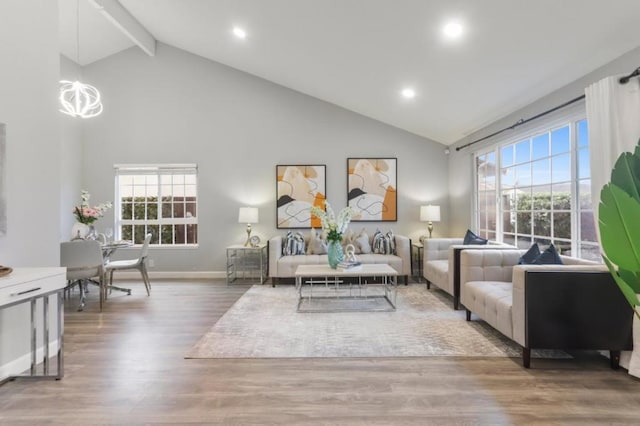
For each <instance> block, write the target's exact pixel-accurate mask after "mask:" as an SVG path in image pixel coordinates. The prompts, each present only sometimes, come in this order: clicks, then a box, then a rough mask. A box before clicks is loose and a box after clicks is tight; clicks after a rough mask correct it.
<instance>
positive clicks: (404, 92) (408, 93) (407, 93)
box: [400, 88, 416, 99]
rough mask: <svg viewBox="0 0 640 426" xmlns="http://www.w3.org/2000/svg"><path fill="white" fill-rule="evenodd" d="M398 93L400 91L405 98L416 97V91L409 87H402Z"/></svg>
mask: <svg viewBox="0 0 640 426" xmlns="http://www.w3.org/2000/svg"><path fill="white" fill-rule="evenodd" d="M400 93H402V96H403V97H405V98H407V99H413V98H415V97H416V91H415V90H413V89H409V88H406V89H402V92H400Z"/></svg>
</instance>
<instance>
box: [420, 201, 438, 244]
mask: <svg viewBox="0 0 640 426" xmlns="http://www.w3.org/2000/svg"><path fill="white" fill-rule="evenodd" d="M420 221H421V222H428V223H427V230H428V231H429V238H431V234H432V233H433V222H440V206H433V205H431V204H429V205H427V206H420Z"/></svg>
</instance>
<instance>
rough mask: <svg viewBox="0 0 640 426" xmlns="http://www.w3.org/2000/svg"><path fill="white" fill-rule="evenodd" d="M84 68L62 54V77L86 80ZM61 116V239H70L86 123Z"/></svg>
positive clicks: (78, 193) (78, 195)
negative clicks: (84, 124)
mask: <svg viewBox="0 0 640 426" xmlns="http://www.w3.org/2000/svg"><path fill="white" fill-rule="evenodd" d="M81 77H82V68H81V67H80V66H79V65H77V64H76V63H75V62H73V61H70V60H69V59H67V58H66V57H64V56H60V80H69V81H75V80H80V81H82V78H81ZM58 116H59V119H60V166H61V167H60V232H61V237H60V240H68V239H69V236H70V235H71V227H72V226H73V224H74V223H75V218H74V216H73V214H71V210H72V209H73V206H76V205H78V204H79V203H80V191H81V190H82V189H83V188H82V170H83V166H82V161H83V153H84V145H83V144H82V123H83V120H82V119H80V118H74V117H70V116H68V115H66V114H62V113H59V114H58Z"/></svg>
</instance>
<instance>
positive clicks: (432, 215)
mask: <svg viewBox="0 0 640 426" xmlns="http://www.w3.org/2000/svg"><path fill="white" fill-rule="evenodd" d="M420 221H421V222H440V206H432V205H428V206H420Z"/></svg>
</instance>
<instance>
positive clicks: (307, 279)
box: [295, 264, 398, 312]
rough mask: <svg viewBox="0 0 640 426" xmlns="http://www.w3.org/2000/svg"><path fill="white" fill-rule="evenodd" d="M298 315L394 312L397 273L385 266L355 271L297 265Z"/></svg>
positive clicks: (367, 266)
mask: <svg viewBox="0 0 640 426" xmlns="http://www.w3.org/2000/svg"><path fill="white" fill-rule="evenodd" d="M295 277H296V292H297V293H298V306H297V311H298V312H372V311H381V312H388V311H395V310H396V296H397V294H398V272H397V271H396V270H395V269H393V268H392V267H391V266H389V265H387V264H365V265H361V266H360V267H358V268H357V269H353V270H350V269H347V270H339V269H331V268H330V267H329V265H300V266H298V268H297V269H296V273H295Z"/></svg>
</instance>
